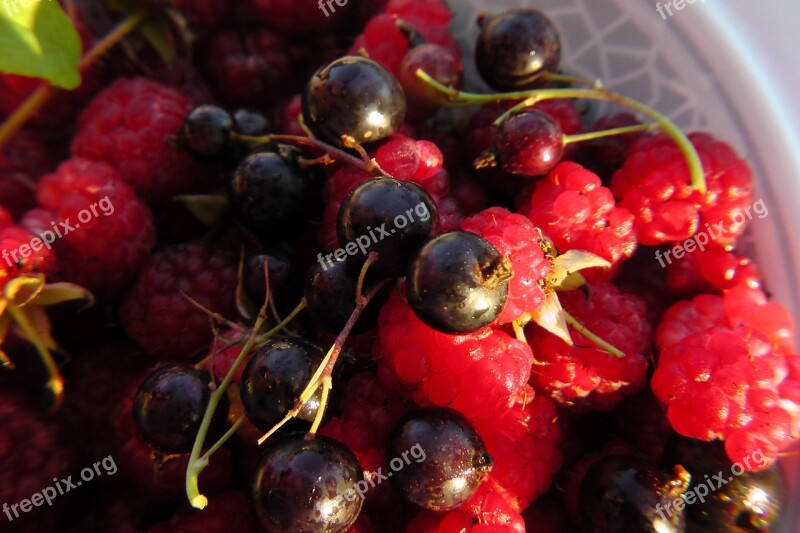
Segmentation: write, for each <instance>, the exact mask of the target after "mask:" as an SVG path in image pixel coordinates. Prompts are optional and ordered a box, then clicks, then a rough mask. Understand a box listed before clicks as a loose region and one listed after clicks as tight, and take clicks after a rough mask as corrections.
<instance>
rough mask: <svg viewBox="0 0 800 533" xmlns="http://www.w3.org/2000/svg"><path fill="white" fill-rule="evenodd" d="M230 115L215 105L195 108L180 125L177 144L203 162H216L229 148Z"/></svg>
mask: <svg viewBox="0 0 800 533" xmlns="http://www.w3.org/2000/svg"><path fill="white" fill-rule="evenodd" d="M233 127H234V123H233V118H232V117H231V115H230V114H229V113H228V112H227V111H225V110H224V109H222V108H221V107H217V106H215V105H201V106H198V107H195V108H194V109H192V110H191V111H189V114H188V115H186V118H185V119H184V121H183V124H182V125H181V129H180V132H179V133H178V144H179V145H180V146H182V147H183V148H184V149H186V150H187V151H188V152H189V153H190V154H192V156H193V157H195V158H196V159H198V160H200V161H204V162H214V161H216V160H217V159H218V158H219V157H220V156H221V155H222V154H223V152H225V151H226V150H228V149H229V148H230V146H231V131H232V130H233Z"/></svg>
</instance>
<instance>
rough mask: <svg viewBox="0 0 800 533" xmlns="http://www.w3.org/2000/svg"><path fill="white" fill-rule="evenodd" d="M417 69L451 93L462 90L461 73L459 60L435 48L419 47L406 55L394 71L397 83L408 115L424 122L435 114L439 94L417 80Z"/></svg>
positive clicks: (450, 53) (442, 48) (427, 45)
mask: <svg viewBox="0 0 800 533" xmlns="http://www.w3.org/2000/svg"><path fill="white" fill-rule="evenodd" d="M418 69H422V70H423V71H425V72H426V73H427V74H428V75H429V76H431V77H432V78H433V79H434V80H436V81H438V82H439V83H441V84H442V85H444V86H445V87H452V88H454V89H461V84H462V79H463V75H464V72H463V70H464V69H463V66H462V65H461V60H460V58H459V57H457V56H456V55H455V54H453V52H451V51H450V50H448V49H447V48H445V47H444V46H439V45H438V44H432V43H425V44H421V45H418V46H415V47H414V48H412V49H411V50H409V51H408V52H407V53H406V55H405V56H404V57H403V61H402V62H401V63H400V65H399V67H398V68H397V80H398V81H399V82H400V85H402V86H403V92H404V93H405V95H406V99H407V100H408V104H409V115H414V117H413V118H416V117H417V116H418V117H420V118H425V117H427V116H430V115H432V114H433V113H434V112H435V111H436V109H437V108H438V106H439V104H440V102H441V94H439V93H437V92H436V90H435V89H433V88H431V86H430V85H428V84H427V83H425V82H423V81H422V79H420V77H419V76H417V70H418Z"/></svg>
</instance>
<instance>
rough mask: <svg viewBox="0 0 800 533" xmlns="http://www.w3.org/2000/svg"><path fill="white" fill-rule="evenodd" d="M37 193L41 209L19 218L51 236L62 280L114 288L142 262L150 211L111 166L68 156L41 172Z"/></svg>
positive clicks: (151, 235)
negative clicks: (49, 169)
mask: <svg viewBox="0 0 800 533" xmlns="http://www.w3.org/2000/svg"><path fill="white" fill-rule="evenodd" d="M36 199H37V201H38V202H39V206H40V207H41V209H34V210H32V211H30V212H28V214H27V215H25V217H24V218H23V220H22V222H21V223H22V225H23V226H25V227H26V228H28V229H29V230H30V231H31V232H33V233H35V234H37V235H43V237H42V238H43V239H45V238H53V237H55V239H54V241H55V242H53V245H52V246H53V248H54V250H55V252H56V254H57V255H58V258H59V263H60V265H61V267H62V269H63V272H62V273H61V277H63V278H64V279H66V280H67V281H72V282H75V283H78V284H80V285H83V286H85V287H87V288H89V289H92V290H99V291H103V292H114V291H116V290H118V289H121V288H122V287H124V286H125V285H127V284H128V283H130V282H131V281H133V279H134V278H135V277H136V275H137V274H138V273H139V271H140V270H141V269H142V268H144V266H145V264H147V260H148V258H149V256H150V250H151V249H152V248H153V244H154V242H155V231H154V229H153V222H152V220H153V217H152V214H151V212H150V209H149V208H148V207H147V205H145V204H144V202H142V201H141V200H139V199H138V198H137V197H136V195H135V194H134V192H133V191H132V190H131V188H130V187H129V186H128V185H126V184H125V183H124V182H123V181H122V179H121V178H120V175H119V173H118V172H117V171H116V170H115V169H114V168H113V167H112V166H109V165H107V164H105V163H100V162H95V161H90V160H88V159H82V158H72V159H69V160H67V161H66V162H64V163H62V164H61V165H60V166H59V167H58V169H56V171H55V172H54V173H53V174H48V175H46V176H44V177H42V179H41V180H40V181H39V185H38V190H37V193H36ZM87 218H88V220H87ZM59 234H61V237H59Z"/></svg>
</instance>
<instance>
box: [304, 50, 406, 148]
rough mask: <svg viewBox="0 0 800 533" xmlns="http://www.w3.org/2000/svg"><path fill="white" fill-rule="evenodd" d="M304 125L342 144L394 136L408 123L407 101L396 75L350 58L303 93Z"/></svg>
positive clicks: (323, 70)
mask: <svg viewBox="0 0 800 533" xmlns="http://www.w3.org/2000/svg"><path fill="white" fill-rule="evenodd" d="M302 104H303V121H304V122H305V125H306V126H307V127H308V128H309V129H310V130H311V131H312V132H314V135H316V136H317V137H319V138H321V139H323V140H326V141H328V142H330V143H332V144H336V145H340V144H341V138H342V135H349V136H350V137H352V138H353V139H355V140H356V141H357V142H359V143H361V144H366V143H371V142H374V141H378V140H380V139H384V138H386V137H389V136H390V135H391V134H392V133H394V132H395V131H396V130H397V128H399V127H400V125H401V124H402V123H403V119H404V118H405V113H406V99H405V96H404V95H403V89H402V87H401V86H400V84H399V83H398V82H397V80H396V79H395V78H394V76H393V75H392V73H391V72H389V71H388V70H386V69H385V68H383V67H382V66H381V65H380V64H378V63H376V62H375V61H372V60H371V59H367V58H365V57H361V56H344V57H341V58H339V59H337V60H335V61H333V62H331V63H329V64H328V65H326V66H324V67H322V68H321V69H320V70H318V71H317V72H316V73H315V74H314V75H313V76H312V77H311V79H310V80H309V81H308V84H307V85H306V87H305V91H304V92H303V102H302Z"/></svg>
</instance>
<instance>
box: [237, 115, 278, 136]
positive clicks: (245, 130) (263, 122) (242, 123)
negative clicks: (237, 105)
mask: <svg viewBox="0 0 800 533" xmlns="http://www.w3.org/2000/svg"><path fill="white" fill-rule="evenodd" d="M232 116H233V125H234V129H235V130H236V133H239V134H241V135H250V136H254V137H257V136H259V135H266V134H267V133H269V130H270V124H269V120H268V119H267V117H265V116H264V115H263V114H261V113H259V112H258V111H255V110H253V109H236V110H235V111H234V112H233V113H232Z"/></svg>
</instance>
